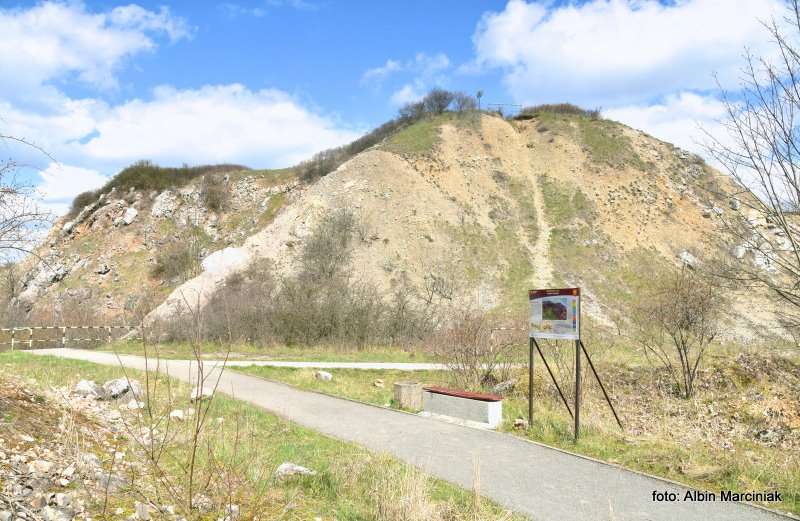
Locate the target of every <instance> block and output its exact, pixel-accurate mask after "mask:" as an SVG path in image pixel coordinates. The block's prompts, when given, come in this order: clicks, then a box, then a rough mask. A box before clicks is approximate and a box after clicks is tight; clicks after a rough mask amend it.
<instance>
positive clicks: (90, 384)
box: [72, 380, 106, 400]
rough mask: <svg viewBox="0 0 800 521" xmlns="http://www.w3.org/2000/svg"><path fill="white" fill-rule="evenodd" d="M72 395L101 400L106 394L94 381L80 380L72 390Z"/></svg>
mask: <svg viewBox="0 0 800 521" xmlns="http://www.w3.org/2000/svg"><path fill="white" fill-rule="evenodd" d="M72 394H74V395H76V396H84V397H87V398H88V397H92V398H97V399H98V400H102V399H103V398H105V396H106V393H105V391H104V390H103V388H102V387H101V386H100V385H98V384H97V383H96V382H95V381H94V380H81V381H80V382H78V383H77V384H75V387H73V388H72Z"/></svg>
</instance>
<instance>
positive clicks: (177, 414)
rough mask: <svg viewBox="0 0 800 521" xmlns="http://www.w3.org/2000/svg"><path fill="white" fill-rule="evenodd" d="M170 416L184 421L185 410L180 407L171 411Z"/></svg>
mask: <svg viewBox="0 0 800 521" xmlns="http://www.w3.org/2000/svg"><path fill="white" fill-rule="evenodd" d="M169 417H170V418H171V419H173V420H178V421H183V420H184V419H185V418H186V415H185V414H184V412H183V411H182V410H180V409H175V410H174V411H172V412H171V413H169Z"/></svg>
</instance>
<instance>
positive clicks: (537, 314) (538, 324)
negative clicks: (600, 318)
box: [528, 288, 581, 340]
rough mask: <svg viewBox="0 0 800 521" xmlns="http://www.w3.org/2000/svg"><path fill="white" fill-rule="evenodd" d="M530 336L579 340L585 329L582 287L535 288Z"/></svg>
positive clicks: (532, 298) (531, 305)
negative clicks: (582, 315)
mask: <svg viewBox="0 0 800 521" xmlns="http://www.w3.org/2000/svg"><path fill="white" fill-rule="evenodd" d="M528 301H529V303H530V317H529V320H528V322H529V335H530V337H532V338H547V339H556V340H579V339H580V332H581V325H580V320H581V289H580V288H563V289H532V290H530V291H529V292H528Z"/></svg>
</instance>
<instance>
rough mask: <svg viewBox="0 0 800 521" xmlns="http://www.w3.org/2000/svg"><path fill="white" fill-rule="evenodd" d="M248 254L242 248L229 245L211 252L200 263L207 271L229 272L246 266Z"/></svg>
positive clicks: (248, 258)
mask: <svg viewBox="0 0 800 521" xmlns="http://www.w3.org/2000/svg"><path fill="white" fill-rule="evenodd" d="M250 257H251V256H250V254H249V253H248V252H247V251H246V250H245V249H244V248H234V247H232V246H229V247H227V248H223V249H221V250H219V251H215V252H213V253H211V254H210V255H209V256H208V257H206V258H205V259H203V261H202V262H201V263H200V265H201V266H202V267H203V271H206V272H208V273H222V274H225V273H230V272H232V271H237V270H240V269H243V268H245V267H247V264H248V263H249V262H250Z"/></svg>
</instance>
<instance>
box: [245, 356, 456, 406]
mask: <svg viewBox="0 0 800 521" xmlns="http://www.w3.org/2000/svg"><path fill="white" fill-rule="evenodd" d="M235 370H236V371H240V372H243V373H247V374H250V375H253V376H258V377H260V378H266V379H268V380H275V381H279V382H284V383H287V384H289V385H293V386H295V387H298V388H300V389H306V390H309V391H317V392H321V393H325V394H330V395H332V396H339V397H342V398H349V399H351V400H358V401H359V402H364V403H370V404H373V405H379V406H394V398H393V393H394V390H393V386H394V384H395V382H407V381H410V382H420V383H422V384H425V385H441V384H443V383H446V382H447V381H448V375H447V373H446V372H445V371H394V370H363V369H326V371H328V372H331V373H333V374H334V375H335V376H334V378H333V380H331V381H329V382H325V381H322V380H318V379H317V378H315V377H314V374H315V373H316V371H317V370H316V369H293V368H288V367H255V366H251V367H237V368H236V369H235ZM376 380H383V387H377V386H376V385H375V381H376Z"/></svg>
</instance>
